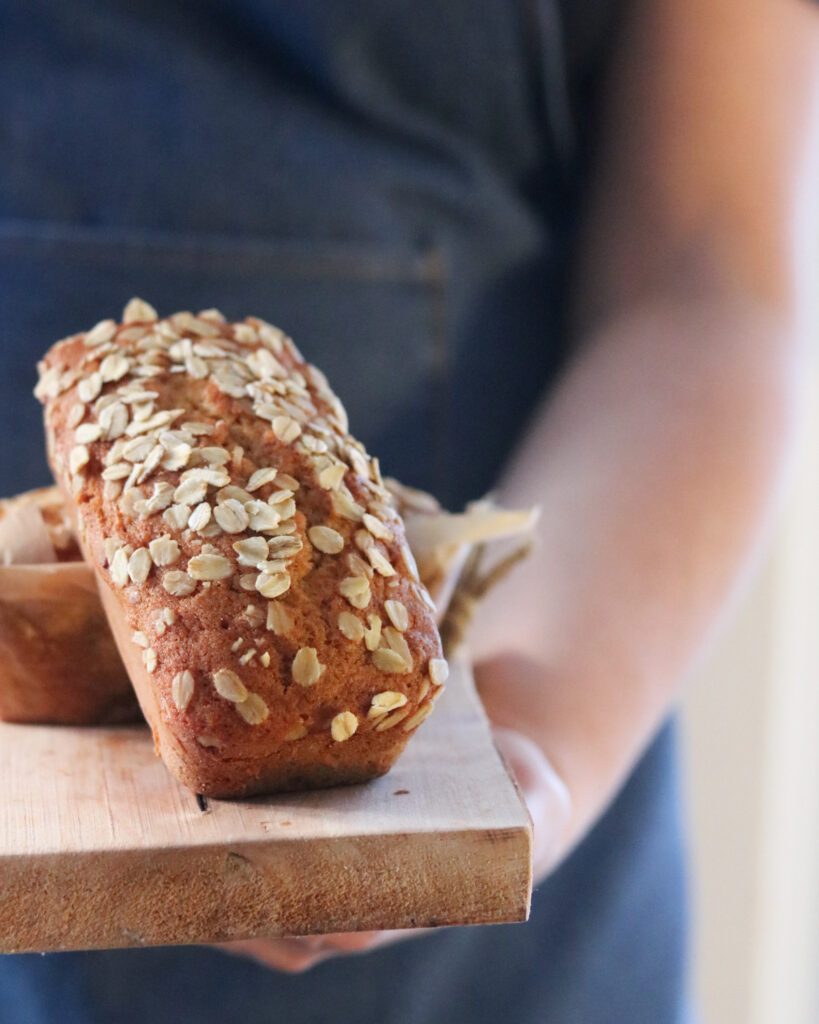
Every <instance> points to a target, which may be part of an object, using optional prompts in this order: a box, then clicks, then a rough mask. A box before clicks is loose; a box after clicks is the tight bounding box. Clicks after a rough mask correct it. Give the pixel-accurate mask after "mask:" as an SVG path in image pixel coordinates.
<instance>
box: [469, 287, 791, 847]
mask: <svg viewBox="0 0 819 1024" xmlns="http://www.w3.org/2000/svg"><path fill="white" fill-rule="evenodd" d="M798 349H799V347H798V339H797V338H796V337H795V331H794V328H793V325H792V324H791V323H789V322H787V321H786V320H783V319H780V320H776V319H774V318H773V317H772V316H770V315H761V314H760V312H759V310H757V309H753V308H749V307H746V306H742V305H739V306H733V305H729V304H728V303H723V304H722V305H720V304H715V303H713V302H706V303H703V304H702V305H701V306H699V307H694V306H692V304H690V303H689V304H688V305H687V307H686V308H685V309H682V308H680V307H679V306H677V305H675V304H674V303H672V302H669V301H663V300H661V299H658V300H657V302H656V304H652V305H648V304H645V305H641V306H639V307H637V308H635V309H634V310H633V311H631V313H630V314H629V315H628V316H627V317H624V318H623V319H622V320H618V321H615V322H613V323H612V324H610V325H609V326H608V327H607V328H606V329H605V331H603V332H601V333H600V334H599V335H598V336H597V337H595V338H594V339H593V341H591V342H590V344H588V345H587V346H586V347H585V349H584V351H583V353H582V354H581V356H580V357H579V359H578V360H577V362H576V363H575V364H574V365H573V367H572V368H571V370H570V372H569V374H568V375H567V377H566V378H565V380H564V381H563V383H562V385H561V386H560V387H559V388H558V390H557V393H556V394H555V396H554V397H553V399H552V401H551V402H550V403H549V405H548V406H547V408H546V409H545V410H544V411H543V412H542V414H541V415H540V417H539V418H538V419H537V420H536V422H535V424H534V426H533V429H532V431H531V432H530V434H529V435H528V437H527V440H526V442H525V443H524V445H523V447H522V448H521V450H520V451H519V453H518V454H517V456H516V458H515V459H514V461H513V462H512V464H511V465H510V467H509V470H508V472H507V473H506V475H505V478H504V480H503V483H502V488H501V493H502V498H503V500H504V502H508V503H511V504H520V503H536V504H539V505H540V506H541V509H542V515H541V519H540V523H539V526H538V537H537V539H538V545H537V550H536V552H535V554H534V556H533V557H532V558H531V559H530V561H529V562H528V563H527V564H526V565H525V567H523V568H522V569H520V570H519V571H518V572H517V573H516V575H515V576H514V577H512V578H511V579H510V580H509V582H508V583H507V584H506V585H505V586H504V587H503V588H501V589H499V590H498V591H497V592H496V593H495V594H494V595H493V597H492V599H490V601H489V602H488V603H487V605H486V606H485V607H484V609H483V611H482V617H481V620H480V622H479V623H478V626H477V628H476V629H475V630H474V638H475V655H476V658H477V660H478V662H479V663H483V664H479V669H478V675H479V682H480V683H481V684H482V696H483V698H484V701H485V703H486V705H487V708H488V710H489V714H490V717H491V718H492V719H493V720H494V721H496V722H497V723H498V724H501V725H505V726H509V727H513V728H517V729H519V730H520V731H522V732H524V733H525V734H527V735H529V736H530V737H531V738H532V739H534V740H535V741H536V742H537V743H538V744H539V745H540V746H541V748H542V749H543V750H544V751H545V752H546V754H547V756H548V757H549V758H550V759H551V760H552V761H553V763H554V764H555V767H556V768H557V770H558V773H559V774H560V775H561V776H562V777H563V778H564V780H565V781H566V783H567V785H568V788H569V791H570V794H571V797H572V802H573V807H574V811H573V814H574V817H573V820H572V823H571V836H570V837H568V838H569V841H573V840H574V839H576V838H577V837H578V836H579V835H580V834H581V833H582V832H583V831H584V830H585V828H586V827H587V825H588V823H589V822H590V821H591V820H592V819H593V818H594V817H595V816H596V815H597V813H598V812H599V811H600V810H601V808H602V806H603V805H604V804H605V802H606V801H607V800H608V798H609V797H610V796H611V794H612V792H613V790H614V789H615V788H616V787H617V785H618V784H619V782H620V781H621V780H622V778H623V776H624V775H625V773H626V772H627V771H628V769H629V768H630V766H631V765H632V764H633V762H634V760H635V758H636V757H637V756H638V754H639V753H640V751H641V750H642V749H643V747H644V745H645V743H646V742H647V740H648V739H649V737H650V736H651V734H652V733H653V731H654V730H655V729H656V727H657V725H658V723H659V722H660V721H661V720H662V718H663V717H664V715H665V714H666V713H667V711H668V708H669V705H670V703H671V701H672V699H673V696H674V693H675V692H676V689H677V687H678V685H679V682H680V679H681V678H682V676H683V675H684V674H685V672H686V670H687V669H688V668H689V667H690V665H691V664H692V661H693V660H694V659H695V658H696V656H697V654H698V652H699V651H700V650H701V648H702V646H703V643H704V642H705V641H706V639H707V637H708V635H709V633H710V632H711V630H712V628H713V625H714V622H715V620H716V618H717V617H718V615H719V612H720V610H721V609H722V608H723V607H724V606H725V603H726V601H727V599H728V598H729V596H730V594H731V592H732V589H733V588H734V587H735V585H736V582H737V579H738V576H739V575H740V574H741V573H742V570H743V568H744V567H745V566H746V565H747V564H748V562H749V559H751V557H752V554H753V552H754V550H755V548H756V546H757V544H758V541H759V538H760V536H761V533H762V531H763V529H764V524H765V522H766V519H767V517H768V514H769V512H770V509H771V504H772V499H773V495H774V494H775V492H776V481H777V479H778V477H779V475H780V473H781V467H782V460H783V455H784V453H785V451H786V449H787V446H788V443H789V438H790V435H791V433H792V425H793V416H794V408H795V404H794V401H793V395H794V391H795V389H796V388H797V386H798V384H797V374H796V367H797V365H798V363H799V357H798Z"/></svg>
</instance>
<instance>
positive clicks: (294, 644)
mask: <svg viewBox="0 0 819 1024" xmlns="http://www.w3.org/2000/svg"><path fill="white" fill-rule="evenodd" d="M123 320H124V322H123V323H122V324H117V323H116V322H114V321H113V320H103V321H101V322H100V323H98V324H97V325H96V326H95V327H93V328H92V329H91V330H90V331H88V332H87V333H85V334H78V335H74V336H72V337H69V338H66V339H64V340H63V341H61V342H58V343H57V344H56V345H55V346H54V347H53V348H52V349H51V350H50V351H49V352H48V354H47V355H46V357H45V358H44V360H43V362H42V363H41V364H40V367H39V369H40V382H39V384H38V386H37V389H36V394H37V396H38V397H39V398H40V399H41V401H42V402H43V403H44V405H45V422H46V436H47V441H48V452H49V459H50V462H51V465H52V469H53V471H54V474H55V478H56V480H57V482H58V485H59V487H60V489H61V490H62V492H63V494H64V495H65V497H66V501H67V505H68V508H69V511H70V513H71V515H72V517H73V518H74V521H75V528H76V532H77V536H78V538H79V541H80V545H81V547H82V550H83V553H84V555H85V557H86V559H87V560H88V562H89V563H90V564H91V565H92V566H93V567H94V570H95V572H96V574H97V578H98V582H99V584H100V592H101V597H102V601H103V605H104V607H105V609H106V612H107V615H108V619H109V622H110V624H111V628H112V631H113V633H114V636H115V638H116V641H117V645H118V647H119V650H120V653H121V654H122V657H123V660H124V662H125V664H126V667H127V669H128V672H129V675H130V677H131V680H132V682H133V684H134V688H135V690H136V693H137V696H138V698H139V702H140V705H141V706H142V710H143V712H144V714H145V717H146V718H147V719H148V722H149V724H150V725H151V728H152V730H153V734H154V740H155V743H156V747H157V751H158V753H159V754H160V755H161V757H162V758H163V760H164V762H165V764H166V765H167V766H168V768H169V769H170V770H171V771H172V772H173V773H174V774H175V775H176V776H177V777H178V778H179V779H180V780H181V781H182V782H183V783H184V784H185V785H187V786H188V787H189V788H190V789H192V790H194V791H195V792H198V793H203V794H207V795H211V796H235V795H248V794H253V793H261V792H272V791H277V790H286V789H300V788H311V787H318V786H329V785H337V784H342V783H353V782H360V781H364V780H366V779H369V778H372V777H374V776H377V775H380V774H383V773H384V772H386V771H387V770H388V769H389V768H390V766H391V765H392V764H393V762H394V761H395V758H396V757H397V756H398V755H399V754H400V752H401V751H402V749H403V748H404V746H405V744H406V743H407V740H408V739H409V737H410V735H411V734H412V732H413V731H414V730H415V729H416V728H417V727H418V726H419V725H420V723H421V722H422V721H423V720H424V718H426V716H427V715H428V714H429V712H430V711H431V710H432V708H433V705H434V701H435V698H436V697H437V695H438V694H439V693H440V690H441V687H442V685H443V682H444V681H445V678H446V674H447V667H446V662H445V661H444V660H443V658H442V656H441V647H440V638H439V635H438V630H437V628H436V625H435V619H434V605H433V603H432V601H431V599H430V597H429V594H428V593H427V591H426V589H425V587H424V586H423V585H422V584H421V582H420V580H419V579H418V574H417V569H416V567H415V562H414V559H413V556H412V554H411V552H410V550H409V547H408V546H407V543H406V539H405V535H404V527H403V524H402V522H401V518H400V516H399V515H398V513H397V511H396V508H395V503H394V501H393V499H392V497H391V495H390V493H389V491H388V490H387V489H386V488H385V487H384V484H383V481H382V479H381V476H380V472H379V468H378V463H377V461H376V460H375V459H371V458H370V457H369V456H368V454H367V452H366V451H365V449H364V447H363V446H362V445H361V444H360V443H358V442H357V441H355V440H354V439H353V438H352V437H351V436H350V435H349V433H348V429H347V421H346V416H345V413H344V409H343V407H342V405H341V403H340V402H339V400H338V398H337V397H336V396H335V395H334V394H333V392H332V391H331V390H330V388H329V386H328V384H327V381H326V379H325V378H324V376H323V375H322V374H321V373H320V371H318V370H317V369H316V368H315V367H312V366H310V365H309V364H307V363H306V362H305V361H304V360H303V358H302V357H301V355H300V354H299V352H298V350H297V349H296V347H295V346H294V344H293V342H292V341H291V340H290V338H288V337H286V336H285V335H284V334H283V333H282V332H281V331H279V330H278V329H276V328H274V327H272V326H271V325H270V324H268V323H265V322H264V321H262V320H259V319H255V318H248V319H247V320H245V321H243V322H242V323H236V324H229V323H227V322H226V321H225V319H224V317H223V316H222V315H221V314H220V313H218V312H217V311H214V310H208V311H205V312H203V313H200V314H199V315H197V316H194V315H192V314H191V313H187V312H183V313H177V314H175V315H173V316H170V317H168V318H167V319H164V320H159V319H158V318H157V314H156V312H155V311H154V310H153V309H152V307H151V306H149V305H148V304H147V303H145V302H142V301H141V300H138V299H135V300H132V301H131V302H130V303H129V304H128V306H127V307H126V309H125V313H124V317H123Z"/></svg>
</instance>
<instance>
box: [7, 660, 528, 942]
mask: <svg viewBox="0 0 819 1024" xmlns="http://www.w3.org/2000/svg"><path fill="white" fill-rule="evenodd" d="M0 777H1V778H2V780H3V790H2V793H3V795H2V797H0V952H2V953H12V952H23V951H47V950H65V949H94V948H110V947H116V946H135V945H167V944H176V943H202V942H214V941H226V940H229V939H232V938H244V937H247V936H258V935H283V934H288V935H299V934H301V935H306V934H311V933H312V934H316V933H322V932H334V931H357V930H369V929H378V928H413V927H422V926H434V925H452V924H487V923H493V922H500V921H522V920H525V918H526V917H527V915H528V911H529V902H530V896H531V881H532V874H531V847H532V831H531V822H530V820H529V816H528V814H527V812H526V809H525V806H524V804H523V803H522V801H521V798H520V795H519V793H518V791H517V789H516V787H515V785H514V783H513V782H512V780H511V778H510V776H509V774H508V773H507V771H506V768H505V766H504V764H503V762H502V760H501V758H500V757H499V755H498V753H497V751H496V750H495V748H494V746H493V744H492V740H491V735H490V731H489V726H488V722H487V720H486V717H485V715H484V713H483V709H482V707H481V705H480V702H479V701H478V698H477V696H476V694H475V691H474V688H473V685H472V681H471V677H470V674H469V671H468V669H467V668H465V667H464V666H463V665H460V666H457V665H456V666H453V671H452V675H451V676H450V681H449V683H448V684H447V690H446V692H445V693H444V694H443V696H442V698H441V700H440V701H439V703H438V707H437V708H436V711H435V713H434V714H433V715H432V716H431V717H430V718H429V719H427V721H426V722H425V723H424V724H423V725H422V726H421V727H420V729H419V730H418V733H417V734H416V735H415V736H414V737H413V739H412V740H411V742H410V744H409V746H408V747H407V750H406V752H405V753H404V754H403V756H402V757H401V759H400V760H399V761H398V763H397V764H396V766H395V767H394V768H393V770H392V771H391V772H390V773H389V774H388V775H386V776H384V777H383V778H381V779H377V780H375V781H373V782H370V783H367V784H366V785H363V786H354V787H348V788H340V789H332V790H322V791H316V792H311V793H297V794H292V793H290V794H282V795H278V796H272V797H258V798H254V799H250V800H244V801H227V800H219V801H217V800H208V801H204V800H202V799H199V800H197V798H196V797H195V796H194V795H193V794H192V793H190V792H189V791H188V790H186V789H185V788H184V787H183V786H181V785H180V784H179V783H178V782H177V781H176V780H175V779H174V778H173V777H172V776H171V775H170V774H169V773H168V772H167V771H166V769H165V768H164V766H163V765H162V763H161V761H159V759H158V758H157V757H155V755H154V753H153V745H152V743H151V740H150V736H149V734H148V732H147V730H146V729H139V728H130V727H129V728H122V727H119V728H94V729H84V728H69V727H58V726H30V725H8V724H2V723H0Z"/></svg>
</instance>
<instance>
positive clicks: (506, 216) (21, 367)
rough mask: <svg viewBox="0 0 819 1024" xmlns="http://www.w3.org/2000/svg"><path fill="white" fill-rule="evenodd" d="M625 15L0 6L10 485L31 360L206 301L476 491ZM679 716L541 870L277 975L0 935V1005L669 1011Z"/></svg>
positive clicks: (355, 414)
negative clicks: (278, 345)
mask: <svg viewBox="0 0 819 1024" xmlns="http://www.w3.org/2000/svg"><path fill="white" fill-rule="evenodd" d="M614 14H615V7H614V5H611V7H610V9H609V8H606V9H603V6H602V5H600V4H599V3H592V2H591V0H575V2H573V3H571V4H570V3H568V2H567V3H566V4H565V6H563V7H561V6H560V5H559V4H558V3H557V2H554V0H519V2H517V3H516V2H514V0H484V2H482V3H481V4H480V5H475V4H474V3H472V2H469V0H449V2H447V3H444V4H439V3H433V2H432V0H416V2H414V3H412V4H408V3H406V2H399V0H356V2H336V3H328V2H327V0H298V3H294V2H293V0H200V2H198V3H195V4H194V3H190V2H182V0H164V2H159V0H106V2H105V3H102V2H100V0H72V3H70V4H65V3H58V2H53V3H48V2H45V0H27V2H23V0H0V19H2V24H1V25H0V332H2V333H0V434H2V436H3V438H4V441H5V443H4V444H3V445H2V446H0V492H4V493H12V492H15V491H19V490H22V489H24V488H26V487H30V486H34V485H37V484H41V483H44V482H45V481H46V480H47V470H46V465H45V460H44V456H43V440H42V428H41V424H40V412H39V409H38V407H37V405H36V403H35V402H34V400H33V399H32V398H31V397H30V389H31V387H32V385H33V383H34V370H33V365H34V362H35V360H36V359H37V357H38V356H39V355H40V353H41V352H43V351H44V350H45V348H46V347H47V346H48V345H49V344H50V343H51V342H52V341H53V340H55V339H56V338H57V337H59V336H61V335H65V334H68V333H70V332H73V331H75V330H79V329H82V328H85V327H88V326H90V325H91V324H92V323H94V322H95V321H96V320H98V319H99V318H100V317H102V316H109V315H113V316H116V315H117V314H118V312H119V310H120V309H121V308H122V305H123V304H124V302H125V301H126V300H127V299H128V298H129V297H130V296H131V295H133V294H138V295H142V296H143V297H144V298H146V299H148V300H149V301H151V302H153V303H154V304H155V305H157V306H158V307H159V309H160V311H161V312H162V313H169V312H172V311H174V310H176V309H182V308H190V309H194V310H195V309H199V308H202V307H206V306H213V305H216V306H218V307H220V308H221V309H222V310H223V311H224V312H225V313H226V314H227V315H228V316H230V317H237V316H244V315H246V314H248V313H255V314H258V315H261V316H264V317H266V318H268V319H270V320H272V321H273V322H275V323H278V324H280V325H281V326H282V327H284V328H285V329H287V330H288V331H289V332H290V333H292V334H293V335H294V337H295V338H296V340H297V342H298V344H299V346H300V347H301V349H302V350H303V351H304V353H305V354H306V356H307V357H308V358H310V359H311V360H312V361H314V362H316V363H317V364H318V365H320V366H321V367H322V368H323V369H325V370H326V371H327V372H328V376H329V378H330V380H331V382H332V383H333V385H334V387H335V388H336V390H337V391H338V392H339V394H340V395H341V396H342V398H343V400H344V402H345V405H346V406H347V408H348V410H349V412H350V420H351V426H352V429H353V431H354V432H355V433H356V434H358V435H359V436H361V437H362V439H363V440H364V441H365V442H366V443H367V444H368V446H369V447H370V448H371V449H372V450H373V451H375V452H377V453H378V454H379V456H381V457H382V462H383V465H384V468H385V470H386V471H387V472H388V473H391V474H394V475H396V476H398V477H400V478H402V479H404V480H406V481H407V482H409V483H414V484H417V485H420V486H423V487H426V488H429V489H431V490H433V491H435V492H436V493H437V494H439V495H440V496H441V498H442V499H443V500H444V501H445V502H447V503H449V504H452V505H458V504H460V503H462V502H463V501H465V500H468V499H470V498H474V497H476V496H478V495H480V494H482V493H483V492H484V491H485V490H486V489H487V488H489V487H491V485H492V483H493V481H494V480H495V478H496V476H497V473H498V470H499V468H500V466H501V465H502V462H503V460H504V458H505V457H506V456H507V454H508V452H509V449H510V447H511V446H512V445H513V444H514V442H515V440H516V438H517V437H518V436H519V435H520V432H521V430H522V428H523V426H524V424H525V422H526V420H527V418H528V417H529V416H530V415H531V413H532V410H533V407H534V405H535V403H536V402H537V401H538V399H539V398H540V397H541V396H543V395H544V394H545V393H546V391H547V390H548V387H549V386H550V384H551V382H552V381H553V380H554V379H555V376H556V374H557V372H558V369H559V367H560V366H561V364H562V362H563V360H564V358H565V350H566V346H565V342H564V338H565V332H564V330H563V327H562V321H563V302H562V295H563V282H564V279H565V271H566V266H567V263H568V259H569V256H570V252H571V244H572V228H573V224H574V221H575V197H576V196H577V194H578V192H579V191H580V188H579V185H582V178H583V163H582V154H583V153H584V152H585V150H586V147H587V145H588V143H589V140H590V139H592V138H593V134H594V116H593V114H594V107H593V102H592V100H593V96H594V92H595V83H596V81H597V79H598V73H599V68H600V65H601V62H602V61H603V60H604V59H605V54H606V48H607V41H608V40H609V38H610V34H611V24H612V19H613V18H614ZM674 762H675V757H674V742H673V731H672V730H666V732H665V733H664V734H663V735H662V736H661V737H660V738H659V739H658V740H657V742H656V743H655V744H654V746H653V747H652V749H651V750H650V751H649V753H648V754H647V756H646V758H645V759H644V761H643V762H642V763H641V765H640V766H639V768H638V770H637V771H636V772H635V774H634V775H633V777H632V778H631V779H630V781H629V782H628V784H627V786H626V788H625V790H624V792H623V793H622V795H621V796H620V797H619V798H618V800H617V801H616V802H615V803H614V805H613V806H612V808H611V809H610V810H609V812H608V813H607V815H606V817H605V818H604V820H603V821H601V822H600V823H599V824H598V826H597V827H596V828H595V830H594V832H593V833H592V834H591V835H590V836H589V837H588V839H587V840H586V841H585V842H584V843H583V844H582V846H581V847H580V848H579V849H578V850H577V851H576V853H575V854H574V855H573V856H572V857H571V858H570V859H569V861H568V862H567V863H566V864H565V865H564V866H563V867H562V868H561V869H560V870H559V871H558V872H557V873H556V874H555V875H554V877H552V878H551V879H550V880H549V881H548V882H547V883H546V884H544V885H543V886H542V887H541V888H540V890H539V891H538V892H537V893H536V896H535V901H534V907H533V913H532V919H531V921H530V922H529V923H528V924H526V925H516V926H508V927H495V928H479V929H465V930H451V931H443V932H441V933H440V934H436V935H433V936H431V937H428V938H424V939H418V940H414V941H413V942H411V943H407V944H402V945H400V946H396V947H394V948H391V949H385V950H382V951H380V952H377V953H374V954H372V955H369V956H366V957H360V958H352V959H345V960H343V961H338V962H331V963H328V964H325V965H323V966H321V967H320V968H318V969H316V970H315V971H313V972H310V973H309V974H308V975H306V976H300V977H286V976H281V975H278V974H276V973H273V972H270V971H267V970H264V969H262V968H260V967H257V966H255V965H253V964H251V963H247V962H243V961H240V960H236V959H234V958H229V957H227V956H226V955H224V954H222V953H219V952H216V951H211V950H195V949H180V950H173V949H163V950H137V951H121V952H106V953H85V954H60V955H53V956H47V957H36V956H21V957H6V958H0V1021H2V1022H3V1024H6V1022H8V1024H40V1022H46V1021H48V1022H52V1021H59V1022H60V1024H75V1022H76V1024H96V1022H120V1021H121V1022H122V1024H130V1022H132V1021H133V1022H134V1024H136V1022H140V1024H142V1022H145V1021H151V1022H156V1024H164V1022H166V1021H167V1022H168V1024H170V1022H174V1024H185V1022H187V1021H191V1022H194V1021H195V1022H196V1024H207V1022H209V1021H219V1022H220V1024H223V1022H224V1021H225V1020H241V1021H243V1022H244V1024H253V1022H256V1021H274V1020H278V1019H283V1020H286V1021H288V1022H289V1024H298V1022H301V1021H305V1022H306V1021H315V1022H318V1021H322V1020H325V1019H332V1020H333V1021H334V1022H335V1024H351V1022H353V1021H355V1022H370V1021H372V1022H379V1024H382V1022H383V1024H393V1022H394V1024H410V1022H425V1024H437V1022H439V1021H440V1022H444V1021H450V1020H457V1021H458V1022H464V1024H482V1022H484V1021H486V1022H488V1021H498V1020H503V1021H507V1020H508V1021H514V1022H520V1024H528V1022H532V1024H535V1022H537V1024H575V1022H578V1024H579V1022H582V1024H597V1022H600V1024H621V1022H622V1024H676V1022H677V1021H679V1020H681V1019H682V1017H681V1014H682V1012H683V1005H684V988H685V984H684V978H685V975H684V960H685V948H686V922H685V903H684V870H683V862H682V856H681V845H682V844H681V840H680V832H679V821H678V804H677V794H676V781H675V768H674Z"/></svg>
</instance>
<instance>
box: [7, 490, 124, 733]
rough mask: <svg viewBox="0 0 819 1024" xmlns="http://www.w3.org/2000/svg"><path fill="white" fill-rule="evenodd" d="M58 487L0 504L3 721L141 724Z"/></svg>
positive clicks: (120, 660) (24, 495)
mask: <svg viewBox="0 0 819 1024" xmlns="http://www.w3.org/2000/svg"><path fill="white" fill-rule="evenodd" d="M80 558H81V556H80V551H79V548H78V547H77V543H76V540H75V539H74V536H73V533H72V531H71V529H70V526H69V523H68V520H67V516H66V513H65V508H64V505H63V501H62V498H61V496H60V494H59V492H58V491H57V490H56V489H55V488H49V489H47V490H41V491H32V492H29V493H28V494H22V495H19V496H18V497H16V498H14V499H11V500H7V501H0V719H2V720H3V721H5V722H25V723H40V724H42V723H49V724H58V725H97V724H113V723H121V722H135V721H139V720H141V718H142V715H141V714H140V710H139V705H138V704H137V701H136V698H135V696H134V691H133V689H132V687H131V683H130V681H129V679H128V675H127V674H126V672H125V667H124V666H123V664H122V659H121V658H120V656H119V654H118V652H117V649H116V646H115V644H114V640H113V637H112V636H111V631H110V629H109V628H108V622H107V621H106V617H105V614H104V612H103V610H102V608H101V606H100V601H99V595H98V593H97V586H96V583H95V580H94V576H93V573H92V572H91V570H90V569H89V568H88V566H87V565H85V563H84V562H82V561H80Z"/></svg>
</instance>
